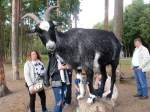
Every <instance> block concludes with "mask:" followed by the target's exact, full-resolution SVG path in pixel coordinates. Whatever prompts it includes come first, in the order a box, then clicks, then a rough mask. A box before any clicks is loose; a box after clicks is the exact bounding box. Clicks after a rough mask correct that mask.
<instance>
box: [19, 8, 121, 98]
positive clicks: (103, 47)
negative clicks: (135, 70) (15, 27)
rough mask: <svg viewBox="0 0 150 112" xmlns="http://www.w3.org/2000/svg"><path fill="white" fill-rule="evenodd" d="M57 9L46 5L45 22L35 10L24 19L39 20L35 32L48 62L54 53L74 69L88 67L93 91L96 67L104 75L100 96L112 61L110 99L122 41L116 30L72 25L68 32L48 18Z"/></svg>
mask: <svg viewBox="0 0 150 112" xmlns="http://www.w3.org/2000/svg"><path fill="white" fill-rule="evenodd" d="M54 8H57V6H52V7H49V8H47V10H46V11H45V20H44V21H41V20H40V19H39V18H38V17H37V16H36V15H34V14H32V13H27V14H26V15H25V16H23V17H22V18H25V17H27V16H28V17H30V18H32V19H33V20H35V21H36V23H37V25H36V28H35V32H36V33H38V35H39V37H40V39H41V41H42V43H43V44H44V46H45V47H46V48H47V50H48V51H49V61H50V60H51V57H52V54H53V53H54V52H55V53H56V54H58V55H59V56H60V57H62V58H63V60H64V61H65V62H66V63H68V64H70V65H71V66H72V67H73V68H74V69H76V68H77V67H78V66H82V67H83V68H85V70H86V73H87V81H88V82H89V84H88V85H89V89H90V92H91V93H93V74H94V71H93V66H94V67H95V70H96V72H98V73H101V74H102V83H101V88H100V92H99V96H100V97H102V94H103V91H104V86H105V81H106V79H107V75H106V66H107V65H109V64H110V65H111V66H112V78H111V93H110V94H109V95H108V96H107V98H111V97H112V92H113V87H114V83H115V80H116V68H117V65H118V63H119V55H120V51H121V43H120V42H119V40H118V39H117V38H116V36H115V35H114V33H113V32H109V31H104V30H98V29H83V28H73V29H70V30H68V31H66V32H59V31H57V29H56V28H55V26H56V25H55V24H54V23H53V21H50V20H49V14H50V12H51V10H52V9H54ZM49 64H50V63H49Z"/></svg>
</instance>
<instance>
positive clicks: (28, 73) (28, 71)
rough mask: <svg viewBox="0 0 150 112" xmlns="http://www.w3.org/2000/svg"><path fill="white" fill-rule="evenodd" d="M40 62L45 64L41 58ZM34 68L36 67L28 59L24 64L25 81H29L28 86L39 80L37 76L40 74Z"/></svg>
mask: <svg viewBox="0 0 150 112" xmlns="http://www.w3.org/2000/svg"><path fill="white" fill-rule="evenodd" d="M38 62H39V63H41V64H42V65H43V63H42V62H41V61H40V60H38ZM43 66H44V65H43ZM34 69H35V68H34V66H33V64H32V62H31V61H27V62H26V63H25V64H24V78H25V82H26V83H27V85H28V87H30V86H32V85H34V83H35V82H36V80H37V77H39V76H38V74H36V73H35V70H34Z"/></svg>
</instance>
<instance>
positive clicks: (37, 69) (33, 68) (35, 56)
mask: <svg viewBox="0 0 150 112" xmlns="http://www.w3.org/2000/svg"><path fill="white" fill-rule="evenodd" d="M44 73H45V68H44V64H43V63H42V62H41V57H40V55H39V53H38V52H37V51H31V52H30V53H28V54H27V61H26V63H25V64H24V77H25V82H26V85H27V88H28V90H29V96H30V104H29V107H30V111H31V112H35V100H36V93H37V94H38V95H39V96H40V99H41V106H42V112H48V111H47V108H46V95H45V90H44V88H43V89H42V90H41V91H39V92H35V89H34V87H35V84H36V82H37V80H43V79H42V77H43V75H44Z"/></svg>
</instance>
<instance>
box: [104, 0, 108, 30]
mask: <svg viewBox="0 0 150 112" xmlns="http://www.w3.org/2000/svg"><path fill="white" fill-rule="evenodd" d="M108 9H109V0H105V19H104V29H105V30H108V29H109V26H108V24H109V23H108V21H109V18H108V14H109V13H108V11H109V10H108Z"/></svg>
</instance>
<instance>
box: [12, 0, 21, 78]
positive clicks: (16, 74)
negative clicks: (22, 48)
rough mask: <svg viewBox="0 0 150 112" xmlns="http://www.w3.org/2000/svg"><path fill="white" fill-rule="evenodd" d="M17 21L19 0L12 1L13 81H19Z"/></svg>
mask: <svg viewBox="0 0 150 112" xmlns="http://www.w3.org/2000/svg"><path fill="white" fill-rule="evenodd" d="M18 20H19V0H12V40H11V53H12V72H13V79H14V80H18V79H19V64H18V61H19V59H18V57H19V48H18V46H19V39H18V27H19V25H18V22H19V21H18Z"/></svg>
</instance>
